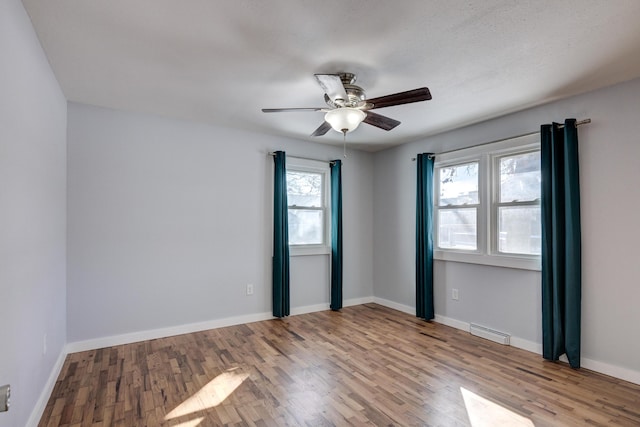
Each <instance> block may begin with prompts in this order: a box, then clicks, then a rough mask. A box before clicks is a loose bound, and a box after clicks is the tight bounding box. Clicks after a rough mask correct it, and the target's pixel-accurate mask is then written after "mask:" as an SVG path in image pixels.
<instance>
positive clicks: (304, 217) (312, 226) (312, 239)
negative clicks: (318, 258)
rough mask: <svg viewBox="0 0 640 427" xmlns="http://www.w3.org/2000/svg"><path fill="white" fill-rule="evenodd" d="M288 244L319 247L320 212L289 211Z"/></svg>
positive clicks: (321, 239)
mask: <svg viewBox="0 0 640 427" xmlns="http://www.w3.org/2000/svg"><path fill="white" fill-rule="evenodd" d="M288 220H289V244H290V245H320V244H322V243H323V238H322V234H323V232H322V225H323V224H324V219H323V214H322V211H321V210H305V209H289V217H288Z"/></svg>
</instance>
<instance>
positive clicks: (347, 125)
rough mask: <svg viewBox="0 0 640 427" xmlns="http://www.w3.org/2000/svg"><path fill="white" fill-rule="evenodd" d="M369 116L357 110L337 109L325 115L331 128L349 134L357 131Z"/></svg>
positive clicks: (348, 108) (349, 108)
mask: <svg viewBox="0 0 640 427" xmlns="http://www.w3.org/2000/svg"><path fill="white" fill-rule="evenodd" d="M365 117H367V115H366V114H365V113H364V112H363V111H362V110H358V109H357V108H351V107H343V108H336V109H335V110H331V111H329V112H327V114H325V116H324V119H325V121H326V122H327V123H329V124H330V125H331V127H332V128H333V129H334V130H336V131H338V132H340V133H347V132H351V131H353V130H355V129H356V128H357V127H358V125H359V124H360V123H362V121H363V120H364V119H365Z"/></svg>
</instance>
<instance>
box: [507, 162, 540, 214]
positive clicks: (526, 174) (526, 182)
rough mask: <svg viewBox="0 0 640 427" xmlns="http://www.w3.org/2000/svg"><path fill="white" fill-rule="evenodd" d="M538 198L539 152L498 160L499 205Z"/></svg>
mask: <svg viewBox="0 0 640 427" xmlns="http://www.w3.org/2000/svg"><path fill="white" fill-rule="evenodd" d="M539 198H540V151H535V152H532V153H524V154H517V155H514V156H505V157H501V158H500V203H509V202H523V201H531V200H536V199H539Z"/></svg>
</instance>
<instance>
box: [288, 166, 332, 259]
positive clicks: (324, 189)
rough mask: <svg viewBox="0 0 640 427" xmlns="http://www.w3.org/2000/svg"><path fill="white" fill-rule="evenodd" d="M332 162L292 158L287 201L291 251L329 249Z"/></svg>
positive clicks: (295, 253) (303, 252)
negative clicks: (329, 191)
mask: <svg viewBox="0 0 640 427" xmlns="http://www.w3.org/2000/svg"><path fill="white" fill-rule="evenodd" d="M328 185H329V165H328V164H326V163H323V162H316V161H312V160H303V159H296V158H289V159H288V162H287V201H288V204H289V208H288V221H289V248H290V253H291V255H313V254H325V253H329V248H328V244H327V242H328V240H329V237H328V228H329V227H328V216H329V207H328V205H329V202H328Z"/></svg>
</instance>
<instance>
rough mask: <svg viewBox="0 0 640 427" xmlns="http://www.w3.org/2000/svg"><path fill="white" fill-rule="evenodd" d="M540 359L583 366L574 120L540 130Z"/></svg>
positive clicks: (576, 141)
mask: <svg viewBox="0 0 640 427" xmlns="http://www.w3.org/2000/svg"><path fill="white" fill-rule="evenodd" d="M540 139H541V147H540V169H541V176H542V195H541V213H542V217H541V222H542V355H543V357H544V358H545V359H548V360H558V358H559V357H560V356H561V355H562V354H564V353H566V355H567V358H568V359H569V364H570V365H571V367H572V368H579V367H580V328H581V326H580V316H581V294H582V290H581V287H582V285H581V237H580V182H579V173H578V172H579V171H578V131H577V128H576V120H575V119H567V120H565V122H564V128H561V126H560V125H559V124H558V123H553V124H545V125H542V126H541V129H540Z"/></svg>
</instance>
